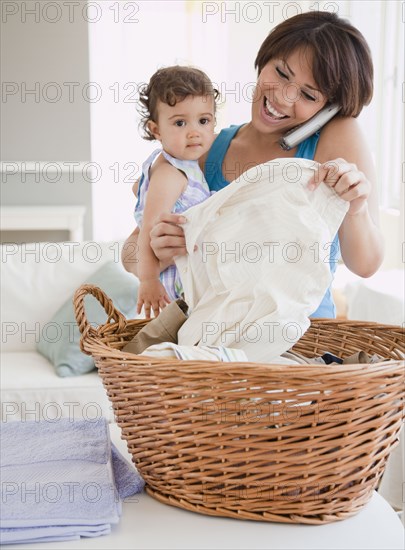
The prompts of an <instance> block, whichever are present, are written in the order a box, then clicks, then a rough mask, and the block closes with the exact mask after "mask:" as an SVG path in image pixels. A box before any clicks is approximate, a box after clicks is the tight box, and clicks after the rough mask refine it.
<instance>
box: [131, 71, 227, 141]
mask: <svg viewBox="0 0 405 550" xmlns="http://www.w3.org/2000/svg"><path fill="white" fill-rule="evenodd" d="M187 96H194V97H197V96H203V97H205V96H212V97H213V98H214V104H215V103H216V101H217V99H218V97H219V91H218V90H217V89H215V88H214V87H213V85H212V82H211V81H210V79H209V78H208V76H207V75H206V74H205V73H204V72H203V71H200V69H196V68H194V67H182V66H180V65H174V66H173V67H165V68H163V69H159V70H158V71H156V73H155V74H154V75H153V76H152V78H151V79H150V81H149V84H145V85H144V86H142V87H141V88H140V90H139V103H140V105H139V113H140V115H141V122H140V126H141V127H142V130H143V133H144V135H143V136H142V137H143V138H144V139H147V140H149V141H152V140H154V139H155V137H154V136H153V134H152V133H151V132H150V130H149V128H148V126H147V124H148V122H149V121H150V120H153V122H157V103H158V101H159V100H160V101H162V102H163V103H166V104H167V105H170V106H171V107H174V105H176V103H178V102H179V101H183V99H185V98H186V97H187Z"/></svg>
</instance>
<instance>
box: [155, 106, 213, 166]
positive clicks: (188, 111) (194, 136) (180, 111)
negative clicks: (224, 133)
mask: <svg viewBox="0 0 405 550" xmlns="http://www.w3.org/2000/svg"><path fill="white" fill-rule="evenodd" d="M157 112H158V120H157V123H155V122H149V128H150V130H151V132H152V133H153V135H154V136H155V138H156V139H158V140H159V141H160V142H161V143H162V147H163V149H164V150H165V151H166V152H167V153H169V155H171V156H172V157H175V158H178V159H181V160H197V159H199V158H200V157H201V156H202V155H203V154H204V153H206V152H207V151H208V149H209V148H210V147H211V144H212V142H213V140H214V126H215V112H214V98H213V97H212V96H187V97H186V98H185V99H184V100H182V101H179V102H178V103H176V105H174V106H173V107H171V106H170V105H167V104H166V103H162V102H161V101H159V102H158V105H157Z"/></svg>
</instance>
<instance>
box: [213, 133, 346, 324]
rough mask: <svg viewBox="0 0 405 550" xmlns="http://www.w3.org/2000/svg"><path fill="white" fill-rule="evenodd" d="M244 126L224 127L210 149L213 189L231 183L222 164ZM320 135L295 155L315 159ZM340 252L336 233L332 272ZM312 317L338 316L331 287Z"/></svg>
mask: <svg viewBox="0 0 405 550" xmlns="http://www.w3.org/2000/svg"><path fill="white" fill-rule="evenodd" d="M242 126H243V124H240V125H232V126H230V127H229V128H224V129H223V130H221V132H220V133H219V135H218V136H217V138H216V140H215V141H214V143H213V144H212V145H211V149H210V150H209V153H208V156H207V160H206V162H205V168H204V172H205V179H206V180H207V183H208V186H209V188H210V189H211V191H219V190H220V189H222V188H223V187H225V186H226V185H228V184H229V183H230V182H229V181H227V180H226V179H225V178H224V176H223V173H222V164H223V162H224V157H225V154H226V152H227V150H228V148H229V145H230V143H231V141H232V139H233V138H234V137H235V135H236V134H237V132H238V130H239V129H240V128H241V127H242ZM319 135H320V134H319V132H317V133H316V134H314V135H312V136H310V137H309V138H307V139H306V140H304V141H302V142H301V143H300V144H299V146H298V149H297V153H296V155H295V157H296V158H304V159H309V160H313V158H314V156H315V149H316V146H317V144H318V140H319ZM339 252H340V249H339V239H338V235H337V234H336V235H335V238H334V239H333V242H332V244H331V247H330V251H329V265H330V270H331V272H332V273H334V272H335V271H336V266H337V261H338V258H339ZM311 317H314V318H316V317H317V318H320V317H327V318H334V317H336V307H335V304H334V302H333V298H332V292H331V290H330V288H328V290H327V291H326V294H325V296H324V297H323V300H322V302H321V304H320V305H319V307H318V309H317V310H316V311H315V312H314V313H313V314H312V315H311Z"/></svg>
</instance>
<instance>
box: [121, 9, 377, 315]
mask: <svg viewBox="0 0 405 550" xmlns="http://www.w3.org/2000/svg"><path fill="white" fill-rule="evenodd" d="M255 67H256V68H257V71H258V80H257V84H256V87H255V91H254V96H253V101H252V110H251V120H250V122H248V123H246V124H242V125H239V126H231V127H230V128H226V129H224V130H222V131H221V133H220V134H219V135H218V136H217V138H216V140H215V141H214V143H213V145H212V147H211V148H210V150H209V151H208V153H206V154H205V155H204V156H203V157H202V158H201V159H200V165H201V167H202V168H203V170H204V172H205V177H206V179H207V182H208V185H209V187H210V189H211V190H213V191H217V190H220V189H221V188H223V187H225V186H226V185H228V184H229V183H230V182H231V181H233V180H235V179H238V178H239V177H240V176H241V174H242V173H244V172H245V171H246V170H247V169H248V168H251V167H253V166H257V165H260V164H262V163H265V162H267V161H270V160H273V159H277V158H280V157H299V158H307V159H311V160H315V161H317V162H318V163H320V166H319V169H318V171H317V174H316V177H314V178H313V180H312V181H311V182H310V186H309V188H310V189H312V190H314V189H316V187H318V186H319V185H320V183H321V182H324V183H325V184H326V185H328V186H330V187H333V188H334V190H335V191H336V193H337V194H338V195H339V196H340V197H341V198H342V199H344V200H345V201H347V202H348V203H349V208H348V212H347V214H346V216H345V218H344V220H343V222H342V225H341V227H340V229H339V232H338V234H336V236H335V238H334V239H333V242H332V243H331V254H330V259H329V262H330V268H331V271H332V272H334V271H335V269H336V263H337V259H338V254H339V248H341V252H342V259H343V261H344V262H345V264H346V265H347V267H348V268H349V269H350V270H351V271H352V272H353V273H355V274H357V275H360V276H363V277H368V276H370V275H372V274H373V273H374V272H375V271H376V270H377V269H378V267H379V266H380V265H381V262H382V258H383V244H382V237H381V232H380V230H379V220H378V202H377V193H376V178H375V173H374V167H373V161H372V158H371V154H370V151H369V149H368V147H367V145H366V142H365V140H364V137H363V136H362V134H361V132H360V130H359V127H358V125H357V123H356V120H355V118H354V117H357V116H358V114H359V113H360V111H361V109H362V107H363V106H364V105H366V104H367V103H369V101H370V99H371V96H372V79H373V68H372V61H371V55H370V50H369V48H368V45H367V43H366V41H365V39H364V37H363V36H362V34H361V33H360V32H359V31H358V30H357V29H356V28H355V27H353V26H352V25H351V24H350V23H349V22H348V21H346V20H345V19H341V18H339V17H338V16H337V15H336V14H331V13H328V12H317V13H312V12H308V13H302V14H300V15H297V16H295V17H292V18H290V19H287V20H286V21H284V22H282V23H281V24H280V25H278V26H277V27H275V28H274V29H273V30H272V31H271V32H270V34H269V35H268V37H267V38H266V39H265V41H264V42H263V44H262V45H261V47H260V49H259V52H258V54H257V57H256V61H255ZM291 90H293V91H294V94H291ZM331 102H334V103H338V104H339V105H340V106H341V108H342V110H341V112H340V114H339V116H338V117H335V118H334V119H333V120H332V121H330V122H329V123H328V124H326V126H325V127H324V128H323V129H322V130H321V131H320V132H317V133H316V134H314V135H313V136H311V137H309V138H308V139H306V140H305V141H303V142H302V143H301V144H300V145H299V146H298V147H295V148H293V149H291V150H289V151H284V150H282V149H281V148H280V144H279V141H280V138H281V137H282V136H283V134H284V133H285V132H287V131H288V130H290V129H291V128H293V127H295V126H297V125H299V124H301V123H304V122H306V121H307V120H308V119H310V118H311V117H312V116H313V115H314V114H315V113H317V112H318V111H319V110H320V109H321V108H322V107H324V105H325V104H327V103H331ZM181 223H182V222H181V219H180V218H179V217H178V216H175V215H173V214H165V215H163V216H160V218H158V219H157V220H156V223H155V225H154V227H153V228H152V229H151V247H152V249H153V251H154V254H155V255H156V257H157V258H158V259H159V260H160V262H161V263H160V266H161V268H162V269H163V270H164V269H166V268H167V267H168V266H171V265H172V264H173V255H174V254H173V251H174V250H175V253H176V254H177V255H179V254H181V253H185V243H184V236H183V234H182V230H181V227H179V224H181ZM136 239H137V236H136V234H133V235H132V236H131V237H130V240H133V241H136ZM123 260H124V263H125V256H124V258H123ZM128 267H129V269H133V270H134V265H132V266H128ZM135 269H136V268H135ZM335 315H336V310H335V306H334V303H333V298H332V294H331V292H330V289H328V291H327V292H326V294H325V296H324V298H323V300H322V302H321V303H320V304H319V307H318V309H317V310H316V311H315V312H313V315H312V317H335Z"/></svg>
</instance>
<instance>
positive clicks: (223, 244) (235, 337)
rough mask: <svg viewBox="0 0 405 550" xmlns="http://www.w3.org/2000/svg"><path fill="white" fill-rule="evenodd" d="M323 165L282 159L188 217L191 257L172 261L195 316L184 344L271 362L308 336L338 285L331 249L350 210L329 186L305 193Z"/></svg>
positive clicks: (184, 335)
mask: <svg viewBox="0 0 405 550" xmlns="http://www.w3.org/2000/svg"><path fill="white" fill-rule="evenodd" d="M318 167H319V164H318V163H316V162H314V161H312V160H305V159H295V158H294V159H291V158H281V159H275V160H274V161H271V162H267V163H265V164H261V165H259V166H256V167H254V168H251V169H250V170H248V171H247V172H245V173H244V174H242V175H241V176H240V177H239V178H238V179H237V180H235V181H234V182H232V183H230V184H229V185H228V186H227V187H225V188H224V189H221V191H218V192H217V193H215V194H214V195H213V196H211V197H210V198H209V199H207V200H206V201H205V202H203V203H201V204H199V205H196V206H194V207H192V208H190V209H189V210H187V211H186V212H185V213H184V215H185V216H186V218H187V220H188V223H186V224H185V226H184V232H185V239H186V247H187V251H188V255H187V256H181V257H177V258H176V259H175V262H176V266H177V268H178V270H179V273H180V277H181V280H182V283H183V288H184V293H185V300H186V302H187V304H188V305H189V307H190V309H191V314H190V316H189V318H188V319H187V321H186V322H185V323H184V324H183V325H182V327H181V328H180V331H179V333H178V343H179V344H180V345H196V344H198V345H210V346H216V345H218V346H226V347H230V348H237V349H243V350H244V351H245V353H246V355H247V357H248V360H249V361H256V362H265V363H268V362H269V361H273V360H274V358H276V357H277V356H280V355H281V354H282V353H284V352H285V351H287V350H288V349H290V348H291V347H292V346H293V345H294V343H296V342H297V341H298V340H299V339H300V338H301V336H302V335H303V334H304V333H305V331H306V330H307V329H308V327H309V325H310V321H309V315H311V313H312V312H313V311H315V310H316V309H317V307H318V306H319V304H320V303H321V301H322V298H323V296H324V294H325V292H326V290H327V288H328V287H329V285H330V283H331V281H332V275H331V273H330V267H329V256H330V247H331V245H332V241H333V238H334V237H335V235H336V233H337V230H338V228H339V226H340V224H341V223H342V221H343V218H344V216H345V214H346V212H347V210H348V207H349V204H348V202H346V201H344V200H343V199H341V198H340V197H339V196H338V195H337V194H336V193H335V191H334V190H333V189H331V188H329V187H328V186H327V185H326V184H324V183H321V185H320V186H319V187H318V188H317V189H316V190H315V191H309V190H308V189H307V187H306V184H307V183H308V181H309V179H310V178H311V176H312V175H313V174H314V171H316V170H317V169H318ZM195 247H197V249H196V250H195Z"/></svg>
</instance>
